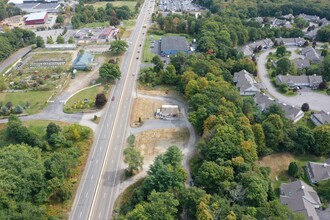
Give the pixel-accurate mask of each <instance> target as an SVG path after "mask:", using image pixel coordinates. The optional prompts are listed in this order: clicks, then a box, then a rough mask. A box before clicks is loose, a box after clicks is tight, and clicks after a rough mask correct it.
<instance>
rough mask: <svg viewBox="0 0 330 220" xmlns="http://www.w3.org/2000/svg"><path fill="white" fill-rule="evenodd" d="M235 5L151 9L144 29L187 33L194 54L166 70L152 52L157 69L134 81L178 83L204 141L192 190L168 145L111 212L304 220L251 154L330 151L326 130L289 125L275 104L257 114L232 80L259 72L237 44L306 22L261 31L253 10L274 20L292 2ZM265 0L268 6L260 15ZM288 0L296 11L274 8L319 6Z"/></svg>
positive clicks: (290, 32) (295, 33)
mask: <svg viewBox="0 0 330 220" xmlns="http://www.w3.org/2000/svg"><path fill="white" fill-rule="evenodd" d="M235 2H236V3H233V2H232V1H226V2H224V1H202V2H201V4H202V5H204V6H206V7H208V8H210V9H211V11H212V13H206V15H205V16H202V17H200V18H195V17H193V16H189V15H174V14H170V15H169V16H167V17H162V16H156V15H155V14H154V15H153V20H154V21H156V22H157V26H154V27H153V28H151V29H150V30H149V31H150V32H151V33H154V34H163V33H180V34H186V35H189V36H191V37H193V38H196V39H197V51H198V53H195V54H191V55H186V54H184V53H179V54H178V55H176V56H173V57H171V58H170V63H169V64H168V65H167V66H166V67H165V66H164V63H163V62H162V60H161V59H160V58H159V57H158V56H155V57H154V58H153V59H152V63H153V65H154V66H153V67H149V68H145V69H143V70H142V71H141V74H140V78H139V80H140V83H142V84H143V85H146V86H151V87H153V86H156V85H170V86H175V87H176V88H177V89H178V91H180V92H181V93H182V94H183V95H184V96H185V97H186V98H187V101H188V106H189V115H188V117H189V121H190V122H191V123H192V125H193V126H194V128H195V129H196V131H197V132H198V133H199V134H200V135H201V136H202V139H201V140H200V142H199V143H198V144H197V155H195V157H194V158H193V159H192V161H191V163H190V168H191V174H192V178H193V180H194V182H193V185H194V186H193V187H189V188H187V187H185V185H184V183H185V180H186V174H185V171H184V169H183V167H182V165H181V164H182V152H181V151H180V150H179V149H178V148H176V147H173V146H172V147H170V148H169V149H168V151H167V152H166V153H165V154H163V155H160V156H158V157H157V158H156V159H155V161H154V164H153V165H152V166H151V167H150V170H149V171H148V174H149V175H148V177H146V178H145V179H144V180H143V181H142V183H141V184H140V185H139V186H138V187H137V188H135V189H134V190H133V194H132V198H131V200H130V201H128V202H126V203H125V204H124V205H123V206H122V209H121V210H116V213H119V216H120V218H121V219H210V220H211V219H228V220H229V219H245V220H248V219H249V220H252V219H304V216H301V215H299V214H294V213H292V211H291V210H289V209H288V208H287V207H285V206H283V205H282V204H281V203H280V202H279V199H278V197H277V196H278V195H277V192H275V191H274V188H273V186H272V184H271V181H270V179H269V174H270V169H269V168H265V167H260V166H259V165H258V163H257V160H258V158H259V157H261V156H264V155H269V154H271V153H273V152H291V153H293V154H296V155H305V154H309V155H316V156H320V155H324V156H327V155H329V153H330V144H329V142H330V139H329V138H330V126H329V125H325V126H319V127H316V128H314V129H311V128H309V127H307V126H306V125H304V124H298V125H295V124H293V123H292V122H291V121H289V120H288V119H286V118H285V117H284V112H283V110H282V109H281V108H280V107H278V106H276V105H273V106H271V107H270V108H269V109H267V111H266V112H261V111H260V110H259V109H258V108H257V107H256V104H255V103H254V100H253V98H252V97H241V96H240V95H239V92H238V91H237V89H236V87H235V86H234V85H233V84H232V79H233V74H234V72H238V71H240V70H242V69H246V70H247V71H249V72H251V73H256V66H255V61H253V60H252V59H250V58H245V57H243V56H242V54H241V53H239V52H238V51H237V50H236V49H235V48H234V46H236V45H244V44H246V43H247V42H249V41H255V40H258V39H263V38H265V37H269V38H275V37H301V36H303V33H302V30H301V28H302V27H294V28H293V29H287V28H270V27H268V26H265V27H262V26H261V25H260V24H258V23H256V22H254V21H253V20H248V18H249V17H255V16H258V15H262V16H273V15H275V13H276V12H277V13H279V12H280V10H279V9H280V8H282V7H284V6H285V7H284V9H287V8H289V9H290V7H289V6H290V5H291V2H288V1H276V2H277V4H275V3H272V2H270V1H262V2H261V1H260V2H259V1H258V2H256V1H245V2H244V3H242V4H239V2H242V1H235ZM250 2H253V3H254V4H249V3H250ZM279 2H280V3H281V2H282V3H283V4H280V3H279ZM293 2H295V1H293ZM321 2H322V1H321ZM265 4H268V6H269V7H268V8H267V10H268V11H266V12H264V11H263V13H264V14H262V13H261V12H260V13H259V10H261V9H259V8H263V7H264V5H265ZM273 4H274V5H275V6H276V7H275V10H276V11H274V12H273V11H271V10H272V9H273V8H272V7H271V6H272V5H273ZM292 5H300V7H301V8H298V6H297V7H295V8H292V11H281V12H280V13H283V14H284V13H290V12H291V13H294V14H299V13H308V14H314V13H312V12H309V11H308V10H313V8H316V7H312V8H308V7H307V5H309V3H308V2H307V1H299V4H298V3H296V4H294V3H292ZM218 6H221V7H218ZM246 6H251V8H249V7H246ZM303 6H304V7H306V8H304V7H303ZM323 6H324V7H323ZM252 7H253V8H254V12H253V14H251V13H252V11H253V10H252ZM326 7H327V2H322V5H321V6H320V5H319V6H318V8H316V9H317V10H316V9H315V10H316V11H318V12H319V13H318V15H320V16H325V15H326V14H327V13H328V11H327V10H324V11H323V9H324V8H326ZM303 9H306V11H304V10H303ZM307 9H308V10H307ZM329 60H330V57H329V56H327V57H326V59H325V60H324V62H323V63H321V64H320V65H317V66H316V67H314V68H318V69H319V71H322V72H320V73H319V74H323V73H328V69H327V68H330V65H328V62H329ZM310 71H312V70H310ZM321 185H323V187H322V188H318V190H319V192H322V189H323V191H325V192H323V193H322V195H325V194H327V195H328V199H329V198H330V197H329V195H330V194H329V190H328V189H329V188H330V185H329V181H328V182H327V183H322V184H321Z"/></svg>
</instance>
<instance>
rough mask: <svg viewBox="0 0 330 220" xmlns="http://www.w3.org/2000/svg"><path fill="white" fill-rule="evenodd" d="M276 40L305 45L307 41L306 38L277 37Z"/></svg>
mask: <svg viewBox="0 0 330 220" xmlns="http://www.w3.org/2000/svg"><path fill="white" fill-rule="evenodd" d="M275 41H277V42H278V43H281V42H282V43H283V44H295V45H303V44H304V43H305V41H306V40H305V39H304V38H300V37H298V38H282V37H280V38H275Z"/></svg>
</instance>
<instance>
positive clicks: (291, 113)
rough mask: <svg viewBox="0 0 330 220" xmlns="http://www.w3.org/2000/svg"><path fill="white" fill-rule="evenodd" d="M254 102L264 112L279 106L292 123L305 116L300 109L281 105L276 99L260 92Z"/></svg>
mask: <svg viewBox="0 0 330 220" xmlns="http://www.w3.org/2000/svg"><path fill="white" fill-rule="evenodd" d="M254 101H255V102H256V104H257V106H259V107H260V109H261V110H262V111H264V110H267V109H268V108H269V107H270V106H272V105H278V106H279V107H281V108H282V109H283V111H284V117H285V118H287V119H289V120H292V121H295V120H298V119H297V118H299V116H301V115H303V114H304V112H303V111H301V110H300V109H299V108H296V107H295V106H291V105H287V104H285V103H279V102H278V101H276V100H275V99H273V98H270V97H269V96H267V95H265V94H262V93H259V92H258V93H257V94H256V95H255V96H254Z"/></svg>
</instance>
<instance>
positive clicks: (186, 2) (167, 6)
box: [158, 0, 205, 12]
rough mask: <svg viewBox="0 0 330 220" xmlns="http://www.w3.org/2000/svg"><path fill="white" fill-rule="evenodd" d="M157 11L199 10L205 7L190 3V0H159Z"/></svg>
mask: <svg viewBox="0 0 330 220" xmlns="http://www.w3.org/2000/svg"><path fill="white" fill-rule="evenodd" d="M158 9H159V11H172V12H182V11H201V10H204V9H205V8H204V7H202V6H200V5H197V4H194V3H192V0H160V1H159V5H158Z"/></svg>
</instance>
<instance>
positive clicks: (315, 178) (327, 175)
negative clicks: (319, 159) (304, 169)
mask: <svg viewBox="0 0 330 220" xmlns="http://www.w3.org/2000/svg"><path fill="white" fill-rule="evenodd" d="M307 165H308V168H309V170H310V172H309V173H308V175H309V177H310V179H311V180H312V182H319V181H322V180H327V179H330V158H329V159H328V160H327V161H326V162H325V163H316V162H308V164H307Z"/></svg>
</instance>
